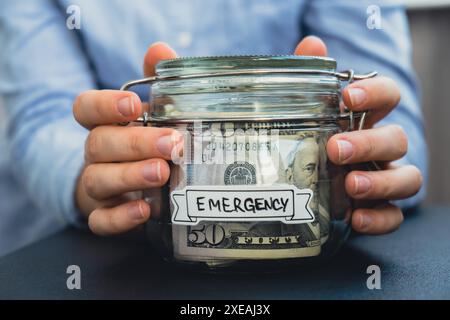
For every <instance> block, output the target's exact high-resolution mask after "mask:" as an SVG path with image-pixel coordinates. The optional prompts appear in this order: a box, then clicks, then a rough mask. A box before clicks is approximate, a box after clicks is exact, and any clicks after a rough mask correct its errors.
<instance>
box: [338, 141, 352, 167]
mask: <svg viewBox="0 0 450 320" xmlns="http://www.w3.org/2000/svg"><path fill="white" fill-rule="evenodd" d="M337 145H338V149H339V161H340V162H343V161H345V160H347V159H348V158H350V157H351V156H352V154H353V145H352V144H351V143H350V142H348V141H347V140H338V141H337Z"/></svg>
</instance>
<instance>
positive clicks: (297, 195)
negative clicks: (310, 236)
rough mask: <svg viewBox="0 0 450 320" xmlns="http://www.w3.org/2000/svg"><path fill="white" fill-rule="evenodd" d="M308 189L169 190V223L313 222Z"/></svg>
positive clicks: (202, 187) (230, 187) (254, 187)
mask: <svg viewBox="0 0 450 320" xmlns="http://www.w3.org/2000/svg"><path fill="white" fill-rule="evenodd" d="M312 196H313V191H312V190H311V189H298V188H297V187H295V186H294V185H274V186H252V187H250V186H248V185H246V186H237V185H229V186H211V185H210V186H188V187H186V188H184V189H182V190H175V191H173V192H172V193H171V200H172V204H173V214H172V223H174V224H181V225H196V224H197V223H199V222H200V221H246V222H253V221H281V222H283V223H286V224H300V223H309V222H312V221H314V214H313V212H312V210H311V208H310V207H309V202H310V200H311V198H312Z"/></svg>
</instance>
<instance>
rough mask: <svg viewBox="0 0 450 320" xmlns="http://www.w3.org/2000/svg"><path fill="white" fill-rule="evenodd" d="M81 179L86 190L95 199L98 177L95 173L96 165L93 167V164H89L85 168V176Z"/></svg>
mask: <svg viewBox="0 0 450 320" xmlns="http://www.w3.org/2000/svg"><path fill="white" fill-rule="evenodd" d="M81 179H82V183H83V186H84V189H85V190H86V193H87V194H88V195H89V196H90V197H92V198H94V199H95V198H97V195H96V189H97V188H96V186H97V182H96V180H97V179H96V174H95V167H93V166H92V165H89V166H87V167H86V168H85V169H84V172H83V176H82V178H81Z"/></svg>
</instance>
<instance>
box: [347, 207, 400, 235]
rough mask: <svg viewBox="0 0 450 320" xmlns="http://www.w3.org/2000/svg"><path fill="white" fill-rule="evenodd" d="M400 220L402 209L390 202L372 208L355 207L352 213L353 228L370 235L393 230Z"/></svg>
mask: <svg viewBox="0 0 450 320" xmlns="http://www.w3.org/2000/svg"><path fill="white" fill-rule="evenodd" d="M402 222H403V213H402V211H401V210H400V208H398V207H396V206H394V205H392V204H385V205H383V206H380V207H377V208H373V209H357V210H355V211H354V212H353V215H352V227H353V229H354V230H355V231H357V232H361V233H365V234H372V235H377V234H385V233H389V232H392V231H395V230H396V229H398V227H400V225H401V223H402Z"/></svg>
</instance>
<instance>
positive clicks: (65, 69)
mask: <svg viewBox="0 0 450 320" xmlns="http://www.w3.org/2000/svg"><path fill="white" fill-rule="evenodd" d="M0 26H1V27H0V43H1V50H0V94H1V95H2V96H3V99H4V107H5V109H6V111H7V114H6V122H7V140H8V150H7V152H9V157H10V159H11V162H12V171H13V173H14V175H15V178H16V179H17V180H18V181H19V183H20V184H21V185H22V187H23V188H24V189H25V190H26V196H28V198H29V199H31V201H32V202H33V203H34V204H35V205H36V206H37V207H38V208H39V209H40V210H39V211H40V212H41V213H42V215H43V216H42V219H45V218H46V217H45V216H46V215H48V216H50V215H51V216H53V217H54V216H56V215H59V216H60V217H61V218H63V219H64V220H65V221H68V222H70V223H72V224H76V225H79V226H82V225H85V221H84V220H83V218H82V216H81V214H80V213H79V212H77V209H76V207H75V201H74V190H75V185H76V181H77V178H78V175H79V173H80V170H81V168H82V166H83V155H84V152H83V150H84V141H85V138H86V134H87V131H86V130H85V129H83V128H82V127H81V126H79V125H78V124H77V123H76V122H75V120H74V118H73V116H72V103H73V100H74V98H75V97H76V96H77V95H78V93H80V92H81V91H84V90H87V89H92V88H94V87H95V84H94V79H93V76H92V72H91V70H90V67H89V63H88V61H87V59H86V57H85V55H84V53H83V51H82V48H81V45H80V41H79V39H78V36H77V34H76V31H75V30H69V29H68V28H67V27H66V16H65V12H64V11H63V10H60V8H58V7H57V6H56V5H55V2H53V1H46V0H25V1H14V0H2V1H1V2H0Z"/></svg>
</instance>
